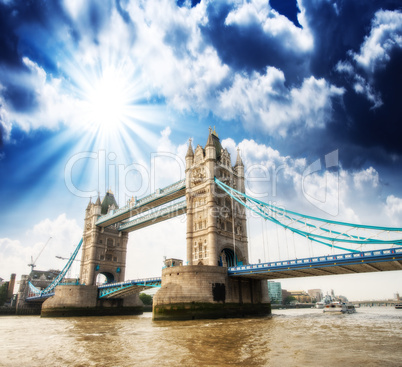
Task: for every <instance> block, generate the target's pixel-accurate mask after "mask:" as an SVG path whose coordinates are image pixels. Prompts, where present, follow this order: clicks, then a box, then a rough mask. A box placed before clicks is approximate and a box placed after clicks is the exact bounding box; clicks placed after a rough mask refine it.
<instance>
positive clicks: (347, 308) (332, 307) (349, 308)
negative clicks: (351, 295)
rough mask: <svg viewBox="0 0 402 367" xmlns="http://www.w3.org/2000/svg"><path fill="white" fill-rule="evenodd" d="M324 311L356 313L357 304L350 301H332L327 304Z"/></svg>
mask: <svg viewBox="0 0 402 367" xmlns="http://www.w3.org/2000/svg"><path fill="white" fill-rule="evenodd" d="M324 312H327V313H331V314H344V313H355V312H356V309H355V306H354V305H353V304H352V303H349V302H347V303H346V302H331V303H329V304H327V305H325V307H324Z"/></svg>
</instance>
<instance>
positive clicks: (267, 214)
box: [215, 177, 402, 253]
mask: <svg viewBox="0 0 402 367" xmlns="http://www.w3.org/2000/svg"><path fill="white" fill-rule="evenodd" d="M215 183H216V184H217V185H218V187H220V188H221V189H222V190H223V191H225V192H226V193H227V194H228V195H229V196H230V197H232V198H233V199H234V200H236V201H237V202H238V203H240V204H241V205H243V206H245V207H246V208H247V209H249V210H251V211H253V212H254V213H256V214H258V215H259V216H261V217H262V218H264V219H266V220H269V221H271V222H273V223H275V224H277V225H280V226H282V227H284V228H285V229H289V230H290V231H292V232H293V233H296V234H298V235H300V236H303V237H305V238H308V239H309V240H311V241H314V242H316V243H320V244H322V245H325V246H329V247H332V248H337V249H340V250H345V251H349V252H356V253H357V252H359V251H358V250H355V249H350V248H345V247H341V246H338V245H335V244H334V243H341V244H346V243H348V244H355V245H374V244H381V245H390V244H392V245H397V246H402V238H400V237H399V238H393V239H388V240H385V239H378V238H375V237H377V236H378V235H380V234H381V233H384V232H386V233H387V234H390V233H393V234H394V235H398V236H401V233H402V228H399V227H384V226H368V225H362V224H354V223H347V222H340V221H334V220H328V219H323V218H318V217H313V216H309V215H304V214H300V213H297V212H293V211H290V210H284V209H283V208H279V207H277V206H275V205H272V204H268V203H264V202H263V201H261V200H258V199H255V198H253V197H251V196H249V195H247V194H245V193H242V192H239V191H237V190H235V189H233V188H232V187H230V186H228V185H226V184H225V183H223V182H221V181H219V180H218V179H217V178H216V177H215ZM286 220H287V221H288V223H285V221H286ZM314 222H316V224H314ZM319 223H320V224H319ZM296 225H302V226H304V227H305V228H296ZM325 226H332V227H331V228H325ZM343 227H347V228H348V229H343ZM337 228H341V229H343V230H339V229H337ZM307 229H308V230H307ZM352 229H357V230H358V229H361V230H367V231H371V232H372V233H375V234H372V235H371V236H368V235H365V236H361V235H357V234H349V233H347V232H348V231H349V230H352ZM314 231H320V232H321V234H320V233H314Z"/></svg>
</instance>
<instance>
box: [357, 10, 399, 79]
mask: <svg viewBox="0 0 402 367" xmlns="http://www.w3.org/2000/svg"><path fill="white" fill-rule="evenodd" d="M395 48H402V13H401V12H399V11H390V10H379V11H378V12H376V14H375V15H374V18H373V21H372V28H371V31H370V34H369V35H368V36H367V37H366V38H365V40H364V42H363V44H362V45H361V47H360V53H359V54H354V55H353V57H354V59H355V60H356V62H357V64H358V65H359V66H361V67H363V68H364V69H365V70H366V71H367V72H369V73H374V72H375V71H376V69H378V68H383V67H385V65H386V64H387V63H388V62H389V60H390V59H391V57H390V53H391V51H392V50H393V49H395Z"/></svg>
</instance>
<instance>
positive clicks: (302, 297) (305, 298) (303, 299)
mask: <svg viewBox="0 0 402 367" xmlns="http://www.w3.org/2000/svg"><path fill="white" fill-rule="evenodd" d="M289 293H290V295H291V296H293V297H294V298H296V300H297V302H299V303H311V296H310V295H309V294H308V293H306V292H305V291H289Z"/></svg>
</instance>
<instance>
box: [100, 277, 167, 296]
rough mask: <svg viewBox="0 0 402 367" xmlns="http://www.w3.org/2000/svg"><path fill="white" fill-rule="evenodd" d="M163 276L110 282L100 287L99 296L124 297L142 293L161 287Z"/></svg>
mask: <svg viewBox="0 0 402 367" xmlns="http://www.w3.org/2000/svg"><path fill="white" fill-rule="evenodd" d="M161 282H162V280H161V278H144V279H135V280H126V281H125V282H120V283H110V284H104V285H100V286H99V287H98V297H99V298H124V297H126V296H128V295H130V294H134V293H140V292H141V291H143V290H145V289H149V288H154V287H160V285H161Z"/></svg>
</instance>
